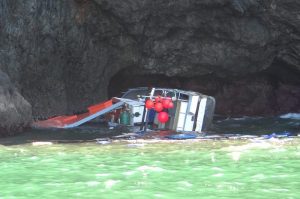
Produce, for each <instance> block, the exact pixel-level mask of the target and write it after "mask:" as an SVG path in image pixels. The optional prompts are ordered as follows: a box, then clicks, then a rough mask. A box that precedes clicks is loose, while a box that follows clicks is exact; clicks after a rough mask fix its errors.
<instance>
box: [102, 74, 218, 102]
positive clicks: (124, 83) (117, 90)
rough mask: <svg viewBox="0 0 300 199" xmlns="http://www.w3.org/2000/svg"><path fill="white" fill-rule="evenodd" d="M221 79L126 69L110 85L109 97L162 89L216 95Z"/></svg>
mask: <svg viewBox="0 0 300 199" xmlns="http://www.w3.org/2000/svg"><path fill="white" fill-rule="evenodd" d="M219 83H220V79H218V80H217V81H216V78H215V77H211V76H193V77H181V76H172V77H170V76H166V75H164V74H145V73H144V72H141V73H139V72H133V69H132V68H125V69H123V70H121V71H119V72H118V73H117V74H115V75H114V76H113V77H112V78H111V79H110V82H109V85H108V97H109V98H111V97H114V96H121V95H122V93H123V92H125V91H126V90H127V89H129V88H135V87H149V88H151V87H161V88H176V89H183V90H190V91H197V92H200V93H203V94H207V95H214V94H215V93H216V91H217V90H218V88H220V85H218V84H219Z"/></svg>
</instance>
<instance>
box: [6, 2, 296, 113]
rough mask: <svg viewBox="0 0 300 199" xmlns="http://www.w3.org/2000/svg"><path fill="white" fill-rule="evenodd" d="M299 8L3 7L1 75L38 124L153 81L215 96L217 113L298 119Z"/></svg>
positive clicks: (158, 5)
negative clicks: (27, 104)
mask: <svg viewBox="0 0 300 199" xmlns="http://www.w3.org/2000/svg"><path fill="white" fill-rule="evenodd" d="M299 10H300V2H298V1H297V0H272V1H271V0H265V1H261V0H201V1H199V0H172V1H171V0H161V1H157V0H123V1H121V0H70V1H61V0H43V1H33V0H27V1H22V0H1V2H0V19H1V21H0V69H2V70H3V71H5V72H6V73H7V74H8V75H9V76H10V78H11V80H12V81H13V82H14V84H15V85H16V86H17V87H18V88H19V89H20V90H21V93H22V95H23V96H24V97H25V98H26V99H27V100H28V101H29V102H30V103H31V105H32V108H33V114H34V116H36V117H39V116H52V115H55V114H62V113H72V112H77V111H80V110H81V109H84V108H85V107H86V106H87V105H89V104H93V103H96V102H99V101H102V100H104V99H106V98H107V97H108V91H107V89H108V88H109V89H110V90H120V89H121V88H122V86H124V85H126V83H124V82H127V81H131V83H128V84H127V85H131V84H132V85H135V86H142V85H141V84H142V83H140V84H139V85H136V84H133V82H135V81H136V82H139V81H138V79H139V78H141V77H144V78H143V79H144V84H145V83H146V82H147V81H146V79H147V77H149V78H150V76H149V74H151V75H152V76H151V78H152V79H157V81H156V82H154V83H153V84H152V85H153V86H156V85H159V84H164V85H165V86H172V87H174V86H178V87H181V88H187V89H194V90H196V91H200V92H203V93H208V94H210V95H214V96H216V98H217V112H218V113H220V114H229V115H244V114H248V115H270V114H279V113H284V112H297V111H300V110H299V109H300V102H299V101H300V100H299V92H300V91H299V87H300V82H299V79H300V76H299V74H300V72H299V71H300V67H299V66H300V42H299V40H300V33H299V31H300V20H299ZM124 69H125V71H126V74H124V75H119V72H120V71H123V70H124ZM159 75H163V76H164V77H165V78H173V79H174V80H176V82H177V83H171V84H170V83H168V82H166V83H164V81H161V80H160V79H159V78H155V77H159ZM121 77H122V78H127V79H119V80H118V81H113V79H116V78H121ZM290 77H293V78H290ZM135 79H136V80H135ZM204 80H205V81H204ZM148 81H150V79H148ZM160 81H161V82H160ZM116 82H118V83H116ZM289 88H293V91H290V90H289ZM109 92H111V91H109Z"/></svg>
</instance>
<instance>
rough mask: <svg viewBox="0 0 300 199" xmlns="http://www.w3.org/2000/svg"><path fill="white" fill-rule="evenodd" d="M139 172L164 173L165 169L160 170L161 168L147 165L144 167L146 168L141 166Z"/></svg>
mask: <svg viewBox="0 0 300 199" xmlns="http://www.w3.org/2000/svg"><path fill="white" fill-rule="evenodd" d="M137 170H139V171H142V172H144V171H157V172H158V171H163V170H164V169H162V168H160V167H154V166H147V165H144V166H140V167H138V168H137Z"/></svg>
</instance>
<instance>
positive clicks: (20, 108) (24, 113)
mask: <svg viewBox="0 0 300 199" xmlns="http://www.w3.org/2000/svg"><path fill="white" fill-rule="evenodd" d="M0 121H1V122H0V137H2V136H6V135H13V134H15V133H19V132H21V131H22V130H23V128H24V127H26V126H28V125H29V124H30V122H31V106H30V104H29V103H28V102H27V101H26V100H25V99H24V98H23V97H22V96H21V95H20V93H19V92H18V91H17V90H16V88H15V87H14V86H13V85H12V83H11V82H10V80H9V77H8V76H7V75H6V74H5V73H3V72H2V71H1V70H0Z"/></svg>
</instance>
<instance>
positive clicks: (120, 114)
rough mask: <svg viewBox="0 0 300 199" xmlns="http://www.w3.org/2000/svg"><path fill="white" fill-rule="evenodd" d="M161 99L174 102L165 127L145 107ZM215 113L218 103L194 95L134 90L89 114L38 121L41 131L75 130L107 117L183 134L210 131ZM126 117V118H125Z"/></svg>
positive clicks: (148, 89)
mask: <svg viewBox="0 0 300 199" xmlns="http://www.w3.org/2000/svg"><path fill="white" fill-rule="evenodd" d="M158 96H160V97H161V98H162V99H164V98H168V99H171V100H172V102H173V107H172V108H170V109H168V110H167V112H168V122H166V123H161V122H159V120H158V119H157V116H158V113H157V112H155V111H154V110H153V109H150V110H149V109H147V108H146V107H145V101H146V100H147V99H155V98H156V97H158ZM214 109H215V99H214V98H213V97H211V96H207V95H204V94H201V93H198V92H194V91H185V90H180V89H171V88H147V87H140V88H132V89H129V90H128V91H127V92H125V93H124V94H123V95H122V97H120V98H118V97H113V98H112V99H110V100H108V101H105V102H101V103H99V104H95V105H92V106H89V107H88V108H87V110H86V112H85V113H82V114H75V115H63V116H56V117H53V118H49V119H47V120H43V121H35V122H34V123H33V124H32V126H33V127H37V128H74V127H77V126H80V125H82V124H84V123H87V122H90V121H91V120H94V119H95V118H98V117H104V118H105V119H106V121H107V122H110V123H114V124H123V125H129V126H137V125H139V126H141V129H142V128H144V129H147V128H153V127H155V128H158V129H170V130H174V131H178V132H180V131H183V132H202V131H206V130H208V129H209V127H210V125H211V123H212V119H213V115H214ZM125 113H126V114H125Z"/></svg>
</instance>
